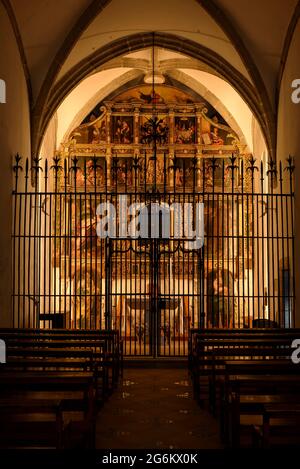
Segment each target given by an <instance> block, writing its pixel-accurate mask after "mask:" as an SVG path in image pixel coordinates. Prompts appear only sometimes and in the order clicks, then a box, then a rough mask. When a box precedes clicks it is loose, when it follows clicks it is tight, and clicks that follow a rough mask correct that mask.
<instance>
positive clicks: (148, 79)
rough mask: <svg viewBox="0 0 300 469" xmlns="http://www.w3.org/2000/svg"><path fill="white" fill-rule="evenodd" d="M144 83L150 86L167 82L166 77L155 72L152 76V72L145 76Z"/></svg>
mask: <svg viewBox="0 0 300 469" xmlns="http://www.w3.org/2000/svg"><path fill="white" fill-rule="evenodd" d="M144 82H145V83H150V84H152V83H156V84H162V83H164V82H165V77H164V76H163V75H162V74H161V73H159V72H155V73H154V75H153V74H152V72H149V73H146V75H145V76H144Z"/></svg>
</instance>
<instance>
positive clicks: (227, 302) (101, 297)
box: [12, 154, 295, 356]
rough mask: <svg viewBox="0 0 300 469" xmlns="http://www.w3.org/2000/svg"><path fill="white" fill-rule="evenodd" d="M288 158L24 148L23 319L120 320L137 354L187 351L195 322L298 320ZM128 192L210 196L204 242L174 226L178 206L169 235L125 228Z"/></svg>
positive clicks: (17, 317)
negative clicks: (108, 228) (52, 154)
mask: <svg viewBox="0 0 300 469" xmlns="http://www.w3.org/2000/svg"><path fill="white" fill-rule="evenodd" d="M158 161H159V162H160V164H158ZM285 166H286V167H284V168H283V165H282V163H281V162H280V163H279V165H276V164H275V163H274V162H270V163H269V164H268V167H267V168H266V167H264V165H263V164H262V163H261V162H256V160H255V159H254V158H252V157H251V158H248V159H242V158H240V157H237V156H231V157H219V158H218V157H213V158H210V157H201V158H200V157H193V158H184V157H183V158H176V157H173V158H171V157H169V156H168V155H166V154H164V155H161V156H160V159H159V158H158V157H156V156H154V157H153V156H151V155H150V156H149V155H147V154H145V155H142V156H141V157H132V158H115V157H113V158H112V159H111V161H109V162H108V161H107V160H106V159H105V158H100V157H97V158H96V157H95V158H85V159H82V161H80V160H79V159H78V158H77V157H74V158H72V159H70V160H68V159H64V160H63V159H59V158H58V157H56V158H54V159H53V161H51V163H49V162H48V160H47V159H45V160H43V161H42V160H39V159H33V161H32V164H29V161H28V160H26V161H25V164H24V166H23V165H22V160H21V159H20V157H19V156H17V157H16V162H15V165H14V168H13V169H14V181H15V183H14V186H15V187H14V191H13V208H14V216H13V227H12V239H13V296H12V307H13V318H14V326H15V327H65V328H105V327H107V328H118V329H119V330H120V333H121V335H122V337H123V338H124V339H125V345H126V346H125V353H126V354H128V355H151V356H166V355H171V356H179V355H185V354H187V340H188V331H189V328H190V327H208V326H209V327H252V326H253V325H255V324H256V323H257V320H262V319H264V320H266V321H267V322H270V323H271V321H273V322H274V323H276V324H277V325H278V326H280V327H291V326H293V325H294V314H295V312H294V292H295V288H294V278H295V276H294V271H295V266H294V187H293V170H294V166H293V161H292V159H291V158H289V159H288V160H287V164H286V165H285ZM120 196H126V198H127V200H126V206H129V205H130V204H132V203H140V204H142V206H143V207H146V208H147V210H148V209H149V207H151V204H158V206H159V207H169V206H171V205H172V204H173V203H178V204H179V205H180V206H182V207H183V204H184V203H186V202H189V203H190V204H191V206H192V211H193V213H194V218H195V213H196V211H195V207H196V204H197V203H199V202H202V203H203V204H204V229H205V237H204V246H203V247H201V248H200V249H198V248H197V249H190V248H187V244H186V243H187V239H186V237H185V236H184V233H183V234H181V235H180V236H177V237H175V236H174V226H173V225H174V219H173V218H172V215H171V211H170V212H169V215H170V226H171V229H170V233H169V235H168V236H167V237H165V238H162V237H159V238H154V237H153V236H151V232H150V233H149V237H146V238H136V239H132V238H130V237H128V236H126V231H124V226H123V228H120V226H121V225H122V223H123V224H124V223H125V225H126V224H127V225H126V226H127V227H128V223H130V221H132V218H131V216H130V215H128V214H127V215H126V216H127V218H126V221H125V219H124V217H123V218H122V216H123V215H122V214H121V206H120V200H121V199H120ZM123 200H125V199H123ZM106 202H111V203H112V204H113V206H114V207H115V209H116V212H115V221H116V222H117V226H118V227H119V228H118V232H117V236H116V237H115V238H113V237H111V236H110V237H107V238H105V239H104V238H99V237H98V236H97V232H96V228H97V223H98V222H99V219H100V216H99V215H97V213H96V209H97V206H98V205H99V204H100V203H106ZM106 215H107V214H106ZM108 215H111V214H108ZM151 216H152V215H151V213H150V211H149V226H151V223H152V222H151ZM194 221H195V220H194ZM180 223H182V224H183V225H184V223H185V215H184V212H183V217H182V219H181V222H180ZM160 229H161V227H160ZM122 230H123V231H122ZM124 233H125V235H124ZM255 321H256V322H255Z"/></svg>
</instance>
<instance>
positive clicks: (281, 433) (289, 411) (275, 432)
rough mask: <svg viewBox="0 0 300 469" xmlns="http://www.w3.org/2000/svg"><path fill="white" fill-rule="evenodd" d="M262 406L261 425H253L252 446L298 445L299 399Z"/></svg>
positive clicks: (299, 432)
mask: <svg viewBox="0 0 300 469" xmlns="http://www.w3.org/2000/svg"><path fill="white" fill-rule="evenodd" d="M297 397H298V401H297V402H295V401H293V400H292V399H290V398H288V399H285V400H282V401H281V402H268V403H266V404H265V405H264V408H263V411H262V414H263V422H262V425H260V426H258V425H255V426H254V428H253V430H254V432H253V446H254V447H260V448H270V447H279V446H297V447H299V445H300V397H299V396H297Z"/></svg>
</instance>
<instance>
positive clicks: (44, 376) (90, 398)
mask: <svg viewBox="0 0 300 469" xmlns="http://www.w3.org/2000/svg"><path fill="white" fill-rule="evenodd" d="M0 389H1V392H0V398H1V399H14V400H15V402H21V401H24V402H25V401H26V400H27V399H28V398H30V399H31V400H34V401H35V402H34V403H32V405H31V402H29V401H28V402H29V403H28V404H26V405H27V407H26V406H25V404H24V406H23V407H24V408H23V410H22V412H19V413H21V414H23V415H24V413H27V414H32V415H35V416H36V417H37V418H36V419H34V422H36V423H35V424H32V425H33V426H34V425H35V426H36V427H37V428H39V425H41V427H42V428H44V427H43V425H44V423H45V417H44V414H45V413H44V412H43V417H42V418H41V416H40V413H41V412H38V411H39V410H41V409H42V405H41V400H43V399H44V400H46V401H47V402H48V403H49V399H55V400H57V399H59V400H60V404H59V415H61V414H64V413H68V414H69V415H70V413H71V415H74V413H76V414H77V415H78V413H79V414H80V416H81V418H80V421H79V422H77V430H80V431H81V435H80V438H82V439H83V440H84V442H85V444H86V445H87V446H89V447H93V446H94V438H95V415H96V409H95V375H94V373H91V372H75V373H71V372H67V373H62V372H56V371H53V372H49V371H47V372H45V371H41V372H29V371H27V372H15V371H14V372H9V371H1V373H0ZM36 399H38V401H36ZM39 404H40V407H38V406H39ZM20 406H21V405H20ZM45 406H46V403H45ZM21 407H22V406H21ZM25 408H26V411H24V409H25ZM51 409H52V417H53V409H54V408H53V407H52V408H51ZM11 410H12V412H9V411H7V412H6V414H7V416H8V418H7V422H9V421H10V420H11V422H12V423H13V420H14V419H13V417H14V415H15V411H14V410H13V404H12V406H11ZM56 411H57V408H56ZM4 413H5V412H4ZM46 414H48V415H49V414H51V412H50V411H49V408H48V409H47V412H46ZM59 419H60V420H61V417H59ZM69 420H70V419H68V420H67V421H65V420H64V418H63V423H62V424H60V433H59V435H60V436H59V438H61V434H62V430H61V428H62V427H61V425H63V429H65V428H67V427H68V426H70V425H72V421H69ZM57 421H58V414H56V419H55V425H57ZM51 429H52V430H53V426H52V427H51ZM33 430H34V429H33ZM33 433H35V432H34V431H33ZM49 436H50V437H51V438H52V441H53V431H50V435H49ZM28 437H30V435H28ZM51 438H50V440H51ZM56 438H58V436H57V435H56ZM57 444H58V443H57Z"/></svg>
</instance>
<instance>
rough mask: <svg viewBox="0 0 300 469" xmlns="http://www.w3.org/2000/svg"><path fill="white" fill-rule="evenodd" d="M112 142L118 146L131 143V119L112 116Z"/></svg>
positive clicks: (129, 117) (130, 117)
mask: <svg viewBox="0 0 300 469" xmlns="http://www.w3.org/2000/svg"><path fill="white" fill-rule="evenodd" d="M112 140H113V142H114V143H118V144H122V145H123V144H129V143H133V117H132V116H121V115H120V116H115V115H114V116H113V120H112Z"/></svg>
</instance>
